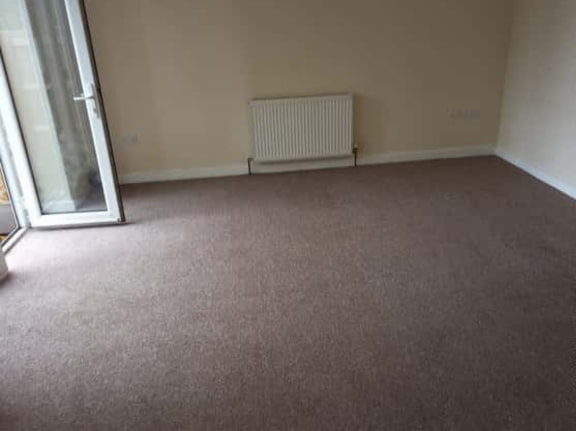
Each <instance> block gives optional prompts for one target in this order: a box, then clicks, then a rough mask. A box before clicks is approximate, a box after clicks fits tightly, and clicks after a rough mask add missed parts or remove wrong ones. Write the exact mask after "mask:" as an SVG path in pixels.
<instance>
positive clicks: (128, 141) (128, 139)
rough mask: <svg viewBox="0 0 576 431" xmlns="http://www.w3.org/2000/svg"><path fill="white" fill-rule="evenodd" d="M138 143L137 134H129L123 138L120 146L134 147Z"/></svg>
mask: <svg viewBox="0 0 576 431" xmlns="http://www.w3.org/2000/svg"><path fill="white" fill-rule="evenodd" d="M136 142H138V134H137V133H127V134H125V135H124V136H122V139H120V145H122V146H123V147H128V146H130V145H134V144H135V143H136Z"/></svg>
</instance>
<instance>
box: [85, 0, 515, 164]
mask: <svg viewBox="0 0 576 431" xmlns="http://www.w3.org/2000/svg"><path fill="white" fill-rule="evenodd" d="M86 4H87V12H88V19H89V23H90V26H91V30H92V35H93V42H94V49H95V54H96V61H97V64H98V67H99V71H100V74H101V81H102V87H103V91H104V97H105V103H106V108H107V110H108V116H109V122H110V127H111V132H112V137H113V141H114V147H115V152H116V157H117V161H118V166H119V171H120V173H121V174H129V173H137V172H138V173H145V172H157V171H162V170H173V169H186V168H193V167H206V166H220V165H228V164H236V163H243V162H244V160H245V158H246V157H247V156H248V153H249V129H248V115H247V114H248V112H247V102H248V100H250V99H251V98H254V97H268V96H291V95H308V94H320V93H340V92H351V93H354V94H355V95H356V96H357V99H356V101H357V115H356V140H357V141H358V143H359V144H360V146H361V148H362V152H363V154H379V153H384V152H388V151H409V150H425V149H434V148H446V147H454V146H472V145H495V144H496V140H497V132H498V124H499V118H500V105H501V97H502V89H503V81H504V71H505V64H506V57H507V50H508V34H509V27H510V21H511V12H512V10H511V9H512V5H511V1H508V0H482V1H478V0H442V1H437V0H435V1H431V0H354V1H353V0H290V1H288V0H162V1H160V0H87V1H86ZM464 108H474V109H480V110H481V117H480V118H478V119H468V120H463V119H454V118H451V116H450V111H451V110H453V109H464ZM132 133H137V134H138V142H136V143H133V144H129V143H126V142H124V143H123V142H122V141H123V137H124V136H126V135H128V134H132Z"/></svg>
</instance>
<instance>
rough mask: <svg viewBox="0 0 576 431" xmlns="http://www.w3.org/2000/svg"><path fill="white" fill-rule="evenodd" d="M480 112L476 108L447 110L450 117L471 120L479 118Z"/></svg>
mask: <svg viewBox="0 0 576 431" xmlns="http://www.w3.org/2000/svg"><path fill="white" fill-rule="evenodd" d="M481 114H482V112H481V111H480V109H478V108H455V109H451V110H450V111H449V115H450V118H455V119H456V118H459V119H463V120H472V119H477V118H480V116H481Z"/></svg>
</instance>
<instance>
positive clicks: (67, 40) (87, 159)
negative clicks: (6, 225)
mask: <svg viewBox="0 0 576 431" xmlns="http://www.w3.org/2000/svg"><path fill="white" fill-rule="evenodd" d="M0 47H1V49H2V55H3V57H4V62H5V67H6V71H7V75H8V80H9V81H10V87H11V90H12V94H13V98H14V102H15V105H16V110H17V112H18V116H19V119H20V125H21V128H22V134H23V136H24V141H25V145H26V151H27V153H28V159H29V163H30V166H31V170H32V174H33V177H34V183H35V186H36V190H37V195H38V200H39V202H40V207H41V211H42V213H43V214H61V213H77V212H90V211H106V209H107V207H106V201H105V197H104V192H103V187H102V182H101V179H100V172H99V168H98V160H97V158H96V152H95V149H94V142H93V138H92V132H91V129H90V122H89V118H88V111H87V104H86V102H85V101H83V100H78V101H75V100H74V96H81V95H82V92H83V90H82V82H81V80H80V76H79V72H78V67H77V61H76V54H75V52H74V46H73V42H72V35H71V31H70V27H69V24H68V18H67V12H66V5H65V2H64V0H0ZM89 109H91V108H89Z"/></svg>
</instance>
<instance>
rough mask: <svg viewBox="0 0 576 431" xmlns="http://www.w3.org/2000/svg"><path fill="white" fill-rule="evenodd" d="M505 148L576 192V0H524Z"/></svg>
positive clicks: (514, 50)
mask: <svg viewBox="0 0 576 431" xmlns="http://www.w3.org/2000/svg"><path fill="white" fill-rule="evenodd" d="M514 21H515V22H514V27H513V37H512V45H511V52H510V60H509V65H508V76H507V83H506V93H505V99H504V109H503V116H502V126H501V132H500V139H499V149H498V150H499V152H500V153H502V155H504V156H505V157H508V158H510V159H511V160H513V161H515V162H517V163H518V164H519V165H520V166H523V167H524V168H527V169H528V170H530V171H533V172H536V173H538V174H540V175H541V176H543V177H547V178H546V179H547V180H549V181H551V182H553V183H554V182H556V183H558V182H559V183H561V186H562V188H564V189H565V190H566V188H567V187H568V188H572V189H573V190H575V191H576V2H574V1H571V0H519V1H518V2H517V7H516V15H515V20H514Z"/></svg>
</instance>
